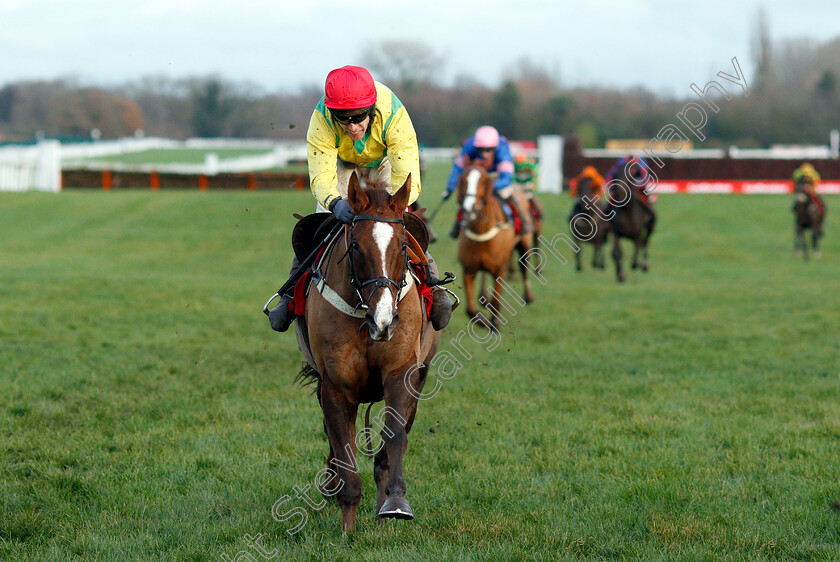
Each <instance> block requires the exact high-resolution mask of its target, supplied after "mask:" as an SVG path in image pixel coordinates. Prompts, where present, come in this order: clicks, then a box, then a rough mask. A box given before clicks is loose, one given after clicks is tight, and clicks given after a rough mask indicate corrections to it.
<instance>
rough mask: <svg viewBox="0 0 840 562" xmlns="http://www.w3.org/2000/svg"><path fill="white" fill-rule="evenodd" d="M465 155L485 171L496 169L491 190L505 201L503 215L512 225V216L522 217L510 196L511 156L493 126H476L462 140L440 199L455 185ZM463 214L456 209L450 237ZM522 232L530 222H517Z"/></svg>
mask: <svg viewBox="0 0 840 562" xmlns="http://www.w3.org/2000/svg"><path fill="white" fill-rule="evenodd" d="M465 158H469V159H470V161H471V162H479V163H481V164H482V165H484V166H485V167H486V168H487V171H489V172H491V173H492V172H498V174H499V177H498V179H496V183H495V184H493V191H494V192H495V194H496V196H497V197H499V198H500V199H501V200H502V201H504V202H505V203H506V204H505V205H502V208H503V209H504V210H505V216H506V217H507V219H508V221H509V222H511V223H513V224H516V222H520V221H515V220H514V219H515V218H517V217H522V216H524V215H523V214H522V209H520V208H519V204H518V203H517V202H516V198H515V197H512V195H513V186H512V185H511V184H512V182H513V172H514V166H513V158H512V157H511V154H510V145H509V144H508V140H507V139H506V138H505V137H502V136H500V135H499V131H497V130H496V129H495V128H494V127H491V126H489V125H485V126H483V127H479V128H478V129H477V130H476V132H475V135H473V136H471V137H470V138H468V139H467V140H466V142H465V143H464V145H463V146H462V147H461V154H459V155H458V157H457V158H456V159H455V162H454V163H453V165H452V173H450V174H449V182H448V183H447V185H446V191H444V193H443V199H444V200H446V199H449V197H451V196H452V193H453V192H454V191H455V188H456V187H457V186H458V178H459V177H460V176H461V172H463V171H464V162H465ZM462 220H463V217H462V216H461V212H460V211H459V213H458V217H457V218H456V219H455V224H454V225H452V232H450V233H449V235H450V236H451V237H452V238H458V235H459V234H460V232H461V227H462V226H463V225H462V224H461V222H462ZM521 224H522V234H526V233H528V232H531V230H532V228H531V225H530V221H521Z"/></svg>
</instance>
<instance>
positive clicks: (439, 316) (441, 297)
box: [429, 287, 458, 332]
mask: <svg viewBox="0 0 840 562" xmlns="http://www.w3.org/2000/svg"><path fill="white" fill-rule="evenodd" d="M457 306H458V304H457V303H456V302H455V301H453V300H452V298H451V297H450V296H449V292H448V291H447V290H446V289H444V288H442V287H434V288H432V310H431V311H430V312H429V320H431V322H432V327H433V328H434V329H435V330H437V331H438V332H439V331H441V330H443V329H444V328H446V326H447V324H449V319H450V318H452V311H453V310H455V308H456V307H457Z"/></svg>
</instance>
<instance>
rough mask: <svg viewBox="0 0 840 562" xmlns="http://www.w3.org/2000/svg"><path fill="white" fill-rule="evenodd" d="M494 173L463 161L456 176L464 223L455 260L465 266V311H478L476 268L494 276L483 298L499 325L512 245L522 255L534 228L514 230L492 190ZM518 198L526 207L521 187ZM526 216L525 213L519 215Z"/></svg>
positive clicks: (526, 281) (524, 271)
mask: <svg viewBox="0 0 840 562" xmlns="http://www.w3.org/2000/svg"><path fill="white" fill-rule="evenodd" d="M495 179H496V176H495V174H489V173H488V172H487V170H486V168H484V166H481V165H473V164H471V163H470V162H469V161H467V162H466V163H465V166H464V170H463V172H462V173H461V175H460V177H459V178H458V187H457V189H458V203H459V204H460V205H461V208H462V210H463V214H464V220H465V222H466V225H465V227H464V228H462V229H461V233H460V235H459V239H458V260H459V261H460V262H461V265H462V266H463V269H464V290H465V292H466V301H467V307H466V308H467V315H468V316H469V317H470V318H474V317H476V316H477V315H478V309H477V307H476V301H475V277H476V274H477V273H478V272H479V271H484V272H487V273H488V274H489V275H490V276H492V277H493V280H494V281H493V286H494V290H493V293H491V298H490V299H489V301H488V300H486V299H485V300H484V302H485V303H486V304H487V306H488V308H489V309H490V311H491V313H492V320H491V323H492V326H488V327H489V328H491V329H494V328H496V327H497V325H498V311H499V298H500V296H501V294H502V291H503V286H502V281H504V278H505V273H506V270H507V264H508V262H509V260H510V258H511V256H512V254H513V250H514V248H515V249H517V250H518V252H519V253H520V255H524V254H525V253H527V252H528V250H530V249H531V248H532V246H533V239H534V235H533V232H528V233H527V234H517V233H516V232H515V231H514V228H513V225H512V224H510V223H509V222H508V221H507V219H506V218H505V212H504V210H503V209H502V202H501V200H500V199H499V198H498V197H496V195H495V194H494V192H493V183H494V181H495ZM514 197H517V198H519V204H520V209H527V208H528V204H527V201H526V200H525V196H524V194H523V193H522V192H521V191H517V192H514ZM520 219H521V220H528V217H520ZM519 269H520V271H521V273H522V281H523V282H524V285H525V293H524V296H523V299H524V300H525V302H526V303H530V302H533V300H534V294H533V291H532V290H531V282H530V280H529V278H528V270H527V269H526V267H525V264H524V263H522V262H521V261H520V263H519Z"/></svg>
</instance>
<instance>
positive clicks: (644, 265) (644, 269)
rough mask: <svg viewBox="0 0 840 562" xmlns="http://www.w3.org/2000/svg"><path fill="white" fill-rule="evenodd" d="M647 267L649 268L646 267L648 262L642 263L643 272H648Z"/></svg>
mask: <svg viewBox="0 0 840 562" xmlns="http://www.w3.org/2000/svg"><path fill="white" fill-rule="evenodd" d="M648 269H649V268H648V264H646V263H645V264H642V271H644V272H645V273H647V272H648Z"/></svg>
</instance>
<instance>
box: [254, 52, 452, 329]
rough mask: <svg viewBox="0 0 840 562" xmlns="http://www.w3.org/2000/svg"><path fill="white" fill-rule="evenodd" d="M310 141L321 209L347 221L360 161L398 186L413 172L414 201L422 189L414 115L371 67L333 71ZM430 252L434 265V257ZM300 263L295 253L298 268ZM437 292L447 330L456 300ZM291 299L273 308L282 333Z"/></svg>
mask: <svg viewBox="0 0 840 562" xmlns="http://www.w3.org/2000/svg"><path fill="white" fill-rule="evenodd" d="M306 145H307V159H308V164H309V180H310V185H311V188H312V194H313V195H314V196H315V199H316V201H317V202H318V208H317V210H318V211H326V210H329V212H331V213H333V214H334V215H335V216H336V218H337V219H338V220H339V221H341V222H343V223H345V224H348V225H352V224H353V218H354V216H355V212H354V211H353V209H352V207H351V206H350V203H348V202H347V186H348V184H349V181H350V176H351V174H352V171H353V169H354V168H355V167H356V166H359V167H364V168H373V170H374V174H375V175H376V176H378V177H380V178H383V179H384V178H388V177H389V176H390V178H389V179H390V184H391V187H392V189H399V188H400V186H402V185H403V184H404V183H405V180H406V178H408V175H409V174H411V193H410V194H409V199H408V201H409V204H411V203H413V202H414V201H415V200H417V197H418V195H419V194H420V150H419V147H418V145H417V134H416V133H415V132H414V126H413V125H412V124H411V119H410V118H409V116H408V113H407V112H406V110H405V107H403V104H402V103H401V102H400V100H399V98H397V96H396V95H394V93H393V92H392V91H391V90H390V89H388V88H387V87H386V86H384V85H383V84H380V83H379V82H376V81H374V79H373V77H372V76H371V74H370V72H369V71H368V70H367V69H365V68H362V67H360V66H350V65H348V66H343V67H341V68H337V69H335V70H333V71H332V72H330V73H329V74H328V75H327V80H326V83H325V85H324V97H322V98H321V101H319V102H318V105H317V106H316V107H315V110H314V111H313V112H312V117H311V118H310V120H309V130H308V131H307V133H306ZM427 257H428V258H429V261H430V262H431V263H432V264H434V260H432V259H431V256H428V254H427ZM298 266H299V262H297V258H295V261H294V262H293V264H292V271H293V272H295V271H297V270H298ZM433 267H434V265H433ZM434 271H436V269H434ZM429 284H430V285H431V284H432V282H430V283H429ZM432 292H433V295H434V302H433V304H432V312H431V314H430V319H431V321H432V324H433V325H434V327H435V329H436V330H441V329H443V327H445V326H446V324H447V323H448V322H449V317H450V315H451V313H452V309H453V308H454V306H455V303H454V302H453V301H452V300H451V299H450V298H449V296H448V294H447V291H446V290H445V289H443V288H441V287H434V288H433V290H432ZM291 300H292V295H291V294H290V293H289V294H285V295H281V298H280V301H279V302H278V303H277V306H276V307H274V308H273V309H271V311H269V314H268V318H269V322H270V323H271V327H272V328H273V329H275V330H277V331H278V332H285V331H286V330H288V329H289V326H291V324H292V321H293V320H294V314H292V313H290V311H289V303H290V302H291Z"/></svg>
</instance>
